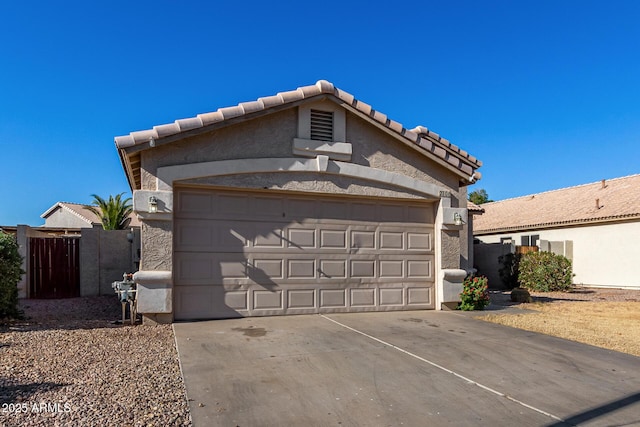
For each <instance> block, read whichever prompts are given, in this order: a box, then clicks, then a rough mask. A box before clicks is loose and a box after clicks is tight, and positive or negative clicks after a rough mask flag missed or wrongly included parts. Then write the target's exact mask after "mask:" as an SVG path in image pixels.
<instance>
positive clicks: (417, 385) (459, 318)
mask: <svg viewBox="0 0 640 427" xmlns="http://www.w3.org/2000/svg"><path fill="white" fill-rule="evenodd" d="M174 330H175V334H176V339H177V343H178V351H179V354H180V360H181V364H182V369H183V374H184V379H185V382H186V387H187V396H188V398H189V399H190V408H191V415H192V417H193V421H194V425H195V426H197V427H199V426H243V427H244V426H293V425H301V426H302V425H304V426H332V425H333V426H440V425H450V426H467V425H468V426H478V425H486V426H514V425H518V426H562V425H581V426H582V425H589V426H611V425H616V426H621V425H625V426H628V425H640V358H637V357H633V356H629V355H625V354H621V353H616V352H612V351H608V350H602V349H598V348H595V347H591V346H588V345H583V344H578V343H574V342H571V341H566V340H562V339H558V338H553V337H548V336H545V335H540V334H536V333H533V332H526V331H520V330H517V329H512V328H508V327H504V326H500V325H495V324H490V323H485V322H482V321H480V320H476V319H473V318H471V317H470V316H469V315H464V314H461V313H459V312H434V311H413V312H390V313H358V314H330V315H309V316H289V317H266V318H246V319H235V320H216V321H207V322H192V323H176V324H175V325H174Z"/></svg>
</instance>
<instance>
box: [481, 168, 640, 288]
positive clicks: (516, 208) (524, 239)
mask: <svg viewBox="0 0 640 427" xmlns="http://www.w3.org/2000/svg"><path fill="white" fill-rule="evenodd" d="M482 208H484V210H485V213H484V214H483V215H482V216H481V217H479V218H477V219H476V221H475V223H474V230H473V232H474V235H475V238H476V243H477V244H476V245H475V251H476V254H475V261H476V264H477V266H478V269H479V270H480V273H482V274H487V275H489V276H493V277H497V269H498V268H499V265H498V263H497V256H498V255H499V254H501V253H504V252H506V251H510V250H511V249H510V248H512V247H513V246H514V245H523V246H538V247H539V248H540V250H545V251H551V252H554V253H558V254H561V255H565V256H566V257H567V258H569V259H571V260H572V262H573V271H574V273H575V277H574V280H573V281H574V283H575V284H578V285H584V286H597V287H618V288H640V279H639V277H638V274H637V271H636V270H637V266H638V260H640V246H638V244H637V242H636V239H635V238H634V237H637V236H640V175H632V176H626V177H622V178H616V179H608V180H602V181H599V182H595V183H591V184H584V185H579V186H576V187H570V188H563V189H559V190H554V191H548V192H545V193H539V194H532V195H528V196H523V197H517V198H514V199H508V200H503V201H499V202H492V203H485V204H483V205H482ZM490 280H491V279H490Z"/></svg>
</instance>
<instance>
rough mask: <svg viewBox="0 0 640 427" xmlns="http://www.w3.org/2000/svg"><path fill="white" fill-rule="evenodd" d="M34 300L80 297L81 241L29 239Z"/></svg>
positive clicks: (30, 282)
mask: <svg viewBox="0 0 640 427" xmlns="http://www.w3.org/2000/svg"><path fill="white" fill-rule="evenodd" d="M29 247H30V250H29V252H30V253H29V261H30V262H29V290H30V294H29V295H30V297H31V298H72V297H77V296H80V238H78V237H54V238H38V237H32V238H30V239H29Z"/></svg>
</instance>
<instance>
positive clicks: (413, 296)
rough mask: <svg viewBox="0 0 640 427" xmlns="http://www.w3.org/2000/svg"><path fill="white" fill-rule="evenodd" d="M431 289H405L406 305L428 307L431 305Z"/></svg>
mask: <svg viewBox="0 0 640 427" xmlns="http://www.w3.org/2000/svg"><path fill="white" fill-rule="evenodd" d="M432 292H433V288H425V287H411V288H407V305H409V306H415V305H429V304H431V303H432V296H431V295H432Z"/></svg>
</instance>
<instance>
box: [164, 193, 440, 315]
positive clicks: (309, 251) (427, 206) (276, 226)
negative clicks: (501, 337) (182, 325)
mask: <svg viewBox="0 0 640 427" xmlns="http://www.w3.org/2000/svg"><path fill="white" fill-rule="evenodd" d="M174 206H175V218H174V221H175V222H174V251H175V256H174V284H175V287H174V292H175V296H174V309H175V313H174V314H175V318H176V319H178V320H180V319H183V320H184V319H215V318H228V317H239V316H271V315H285V314H303V313H321V312H352V311H386V310H414V309H425V308H434V265H435V261H434V248H433V212H434V205H433V204H432V203H418V202H415V201H407V200H388V199H387V200H384V201H381V200H380V199H378V200H372V199H359V198H341V197H324V196H317V197H309V196H300V195H292V194H283V193H271V192H259V193H258V192H245V191H226V190H210V189H207V190H202V189H192V188H182V189H176V191H175V200H174Z"/></svg>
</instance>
